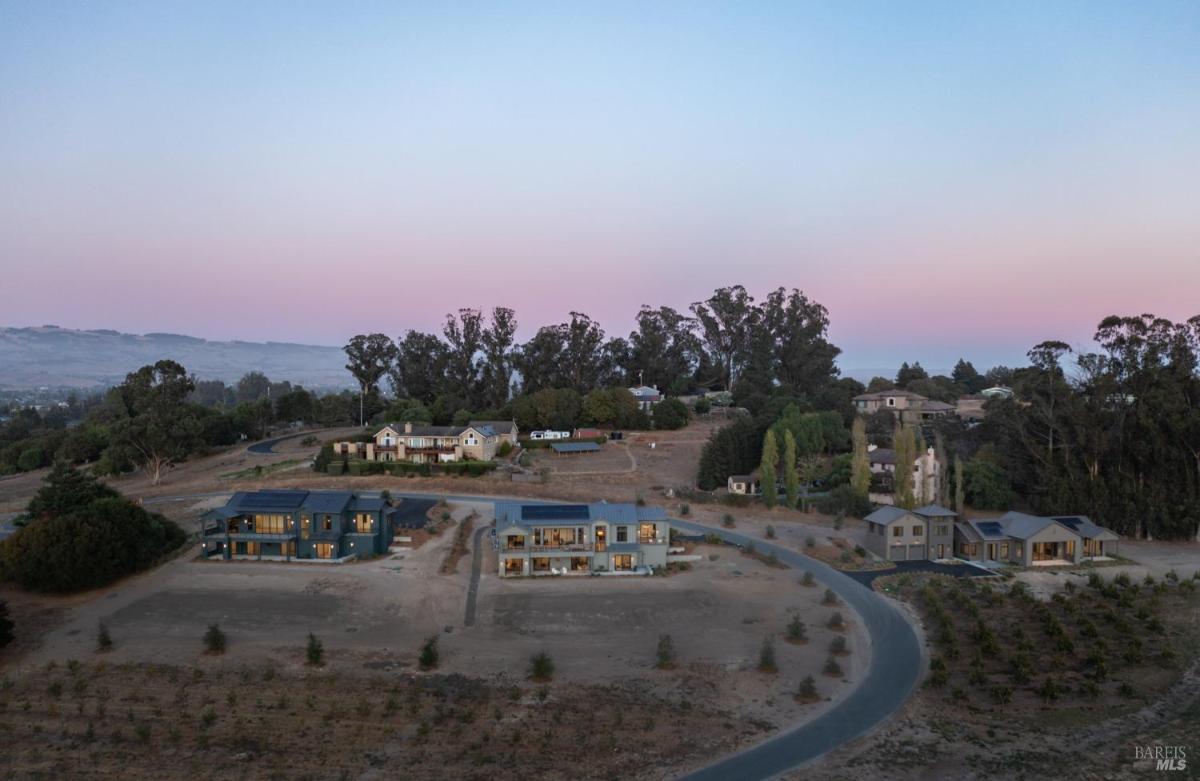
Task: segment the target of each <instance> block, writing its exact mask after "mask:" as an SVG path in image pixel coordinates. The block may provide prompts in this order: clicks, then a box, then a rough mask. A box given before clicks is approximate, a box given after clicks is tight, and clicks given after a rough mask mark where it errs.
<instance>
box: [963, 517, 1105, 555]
mask: <svg viewBox="0 0 1200 781" xmlns="http://www.w3.org/2000/svg"><path fill="white" fill-rule="evenodd" d="M1119 540H1120V537H1119V536H1118V535H1117V534H1115V533H1114V532H1112V531H1110V530H1109V529H1106V528H1104V527H1103V526H1098V525H1096V524H1095V523H1093V522H1092V521H1091V519H1089V518H1088V517H1087V516H1084V515H1060V516H1039V515H1028V514H1026V513H1021V512H1016V511H1012V512H1007V513H1005V514H1004V515H1001V516H1000V517H999V518H978V519H972V520H964V521H960V522H959V523H957V524H955V527H954V549H955V553H956V554H957V555H958V557H959V558H963V559H968V560H971V561H980V562H985V563H992V564H1015V565H1018V566H1022V567H1038V566H1056V565H1058V566H1062V565H1068V564H1078V563H1080V562H1082V561H1088V560H1095V559H1105V558H1109V557H1111V556H1114V555H1116V553H1117V544H1118V541H1119Z"/></svg>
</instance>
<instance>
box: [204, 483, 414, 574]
mask: <svg viewBox="0 0 1200 781" xmlns="http://www.w3.org/2000/svg"><path fill="white" fill-rule="evenodd" d="M395 512H396V508H394V507H392V506H391V504H390V503H389V502H388V501H387V500H386V499H384V498H383V497H382V496H380V495H379V494H359V493H352V492H350V491H283V490H280V491H238V492H237V493H235V494H234V495H233V496H232V497H230V499H229V501H228V502H226V503H225V506H224V507H219V508H217V509H215V510H209V511H208V512H206V513H204V515H202V516H201V541H202V544H203V547H204V555H205V556H206V557H209V558H221V559H255V560H265V561H290V560H294V559H300V560H306V559H308V560H313V561H328V562H336V561H345V560H347V559H352V558H359V557H363V556H377V555H380V554H384V553H387V550H388V546H389V545H390V544H391V542H392V534H393V529H392V527H393V522H394V515H395Z"/></svg>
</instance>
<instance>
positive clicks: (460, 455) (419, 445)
mask: <svg viewBox="0 0 1200 781" xmlns="http://www.w3.org/2000/svg"><path fill="white" fill-rule="evenodd" d="M502 439H503V440H507V441H508V442H510V443H515V442H516V440H517V424H516V423H515V422H509V423H504V424H502V425H501V426H500V429H499V430H498V429H497V428H495V427H494V426H493V424H492V422H490V421H489V422H484V421H478V420H475V421H471V422H469V423H468V424H467V425H465V426H421V425H417V424H413V423H411V422H408V423H389V424H388V425H386V426H384V427H383V428H381V429H379V431H377V432H375V435H374V437H373V441H371V442H336V443H334V446H333V451H334V453H337V454H338V455H349V456H354V457H355V458H361V459H364V460H366V461H384V462H393V461H402V462H406V463H409V464H444V463H450V462H454V461H464V460H471V461H491V460H492V459H494V458H495V457H496V450H497V448H498V447H499V446H500V442H501V440H502Z"/></svg>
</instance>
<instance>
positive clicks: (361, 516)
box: [354, 513, 375, 534]
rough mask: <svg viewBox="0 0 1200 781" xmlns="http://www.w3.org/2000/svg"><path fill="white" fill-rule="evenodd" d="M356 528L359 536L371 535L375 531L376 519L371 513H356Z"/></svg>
mask: <svg viewBox="0 0 1200 781" xmlns="http://www.w3.org/2000/svg"><path fill="white" fill-rule="evenodd" d="M354 528H355V529H356V530H357V531H358V533H359V534H370V533H371V532H373V531H374V530H375V519H373V518H372V517H371V514H370V513H355V515H354Z"/></svg>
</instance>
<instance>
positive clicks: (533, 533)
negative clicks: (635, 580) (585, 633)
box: [495, 502, 671, 577]
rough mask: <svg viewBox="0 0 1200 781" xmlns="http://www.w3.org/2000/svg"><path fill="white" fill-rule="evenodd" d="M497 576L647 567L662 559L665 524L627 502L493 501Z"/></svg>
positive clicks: (652, 511) (655, 513) (656, 513)
mask: <svg viewBox="0 0 1200 781" xmlns="http://www.w3.org/2000/svg"><path fill="white" fill-rule="evenodd" d="M495 532H496V547H497V548H498V549H499V556H498V558H499V562H500V563H499V574H500V576H501V577H519V576H523V575H567V574H572V575H586V574H591V573H608V572H613V573H634V572H637V571H644V572H649V571H650V570H651V569H653V568H657V567H665V566H666V565H667V548H668V546H669V544H670V541H671V527H670V523H669V522H668V519H667V514H666V513H665V512H663V510H662V508H659V507H639V506H638V505H636V504H631V503H612V504H610V503H608V502H593V503H591V504H522V503H520V502H497V503H496V528H495Z"/></svg>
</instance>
